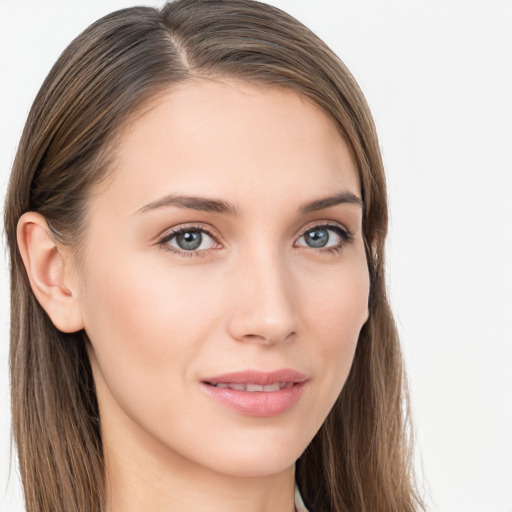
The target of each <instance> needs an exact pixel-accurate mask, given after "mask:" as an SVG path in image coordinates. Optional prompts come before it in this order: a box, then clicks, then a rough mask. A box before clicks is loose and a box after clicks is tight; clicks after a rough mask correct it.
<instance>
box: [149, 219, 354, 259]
mask: <svg viewBox="0 0 512 512" xmlns="http://www.w3.org/2000/svg"><path fill="white" fill-rule="evenodd" d="M313 229H319V230H320V229H326V230H330V231H334V232H335V233H336V235H338V236H339V237H340V238H341V242H340V243H339V244H337V245H334V246H330V247H323V248H314V247H308V246H299V247H305V248H306V249H311V250H313V251H314V252H317V253H318V252H319V253H322V254H339V253H341V252H342V250H343V248H344V247H345V245H347V244H349V243H351V242H352V241H353V238H354V237H353V235H352V233H350V232H349V231H348V229H346V228H345V227H343V226H341V225H340V224H337V223H331V222H323V223H319V224H312V225H309V226H307V227H306V228H305V229H304V230H303V231H302V233H301V235H300V236H299V237H298V239H300V238H302V237H303V236H304V235H305V234H306V233H307V232H308V231H312V230H313ZM188 231H199V232H202V233H206V234H207V235H208V236H209V237H210V238H212V240H214V241H215V243H217V244H218V243H219V242H218V241H217V239H216V237H215V235H214V234H213V233H212V231H211V229H209V228H208V226H206V225H204V224H193V225H188V226H180V227H179V228H176V229H173V230H172V231H170V232H169V233H167V234H166V235H165V236H163V237H162V238H161V239H160V240H158V242H157V244H158V245H159V246H160V247H161V248H162V249H163V250H166V251H169V252H172V253H174V254H177V255H178V256H182V257H185V258H191V257H195V256H199V257H202V256H206V255H207V252H208V249H200V250H190V251H185V250H179V249H176V248H175V247H172V246H170V245H169V242H170V241H171V240H173V239H174V238H175V237H177V236H178V235H180V234H181V233H186V232H188Z"/></svg>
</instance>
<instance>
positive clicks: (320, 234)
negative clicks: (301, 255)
mask: <svg viewBox="0 0 512 512" xmlns="http://www.w3.org/2000/svg"><path fill="white" fill-rule="evenodd" d="M304 240H305V242H306V244H307V245H309V247H315V248H317V247H325V245H326V244H327V242H328V241H329V233H328V231H327V230H326V229H311V230H310V231H306V233H305V234H304Z"/></svg>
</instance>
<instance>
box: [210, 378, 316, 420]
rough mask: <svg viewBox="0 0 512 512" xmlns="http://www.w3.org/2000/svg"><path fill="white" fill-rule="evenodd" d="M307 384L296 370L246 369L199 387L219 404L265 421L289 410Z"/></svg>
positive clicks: (211, 380) (306, 379)
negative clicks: (266, 370)
mask: <svg viewBox="0 0 512 512" xmlns="http://www.w3.org/2000/svg"><path fill="white" fill-rule="evenodd" d="M307 382H308V378H307V377H306V375H304V374H303V373H300V372H297V371H295V370H289V369H284V370H277V371H273V372H263V371H256V370H247V371H242V372H235V373H229V374H224V375H219V376H216V377H211V378H208V379H204V380H203V381H201V387H202V388H203V390H204V391H206V393H207V394H208V395H209V396H210V397H212V398H213V399H214V400H215V401H217V402H220V404H222V405H224V406H227V407H228V408H230V409H233V410H235V411H237V412H239V413H242V414H243V415H246V416H255V417H260V418H262V417H263V418H268V417H273V416H278V415H280V414H283V413H284V412H286V411H288V410H290V409H291V408H292V407H293V406H294V405H295V404H296V403H297V402H298V401H299V399H300V397H301V396H302V392H303V390H304V388H305V386H306V384H307Z"/></svg>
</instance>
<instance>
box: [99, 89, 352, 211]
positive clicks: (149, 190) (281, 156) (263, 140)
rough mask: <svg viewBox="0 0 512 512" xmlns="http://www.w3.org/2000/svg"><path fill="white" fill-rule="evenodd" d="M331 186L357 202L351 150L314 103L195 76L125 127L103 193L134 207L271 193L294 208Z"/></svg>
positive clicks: (283, 93)
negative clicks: (188, 197)
mask: <svg viewBox="0 0 512 512" xmlns="http://www.w3.org/2000/svg"><path fill="white" fill-rule="evenodd" d="M333 188H334V189H336V190H339V189H348V190H351V191H352V192H354V193H355V194H357V195H359V196H360V192H359V181H358V176H357V171H356V166H355V164H354V161H353V158H352V155H351V154H350V151H349V150H348V147H347V145H346V144H345V143H344V142H343V140H342V139H341V137H340V135H339V133H338V131H337V130H336V127H335V125H334V122H333V121H332V120H331V119H330V118H329V117H328V116H327V115H326V114H325V113H324V112H323V111H322V110H321V109H320V108H319V107H318V106H317V105H316V104H314V103H313V102H312V101H311V100H309V99H307V98H304V97H302V96H300V95H299V94H298V93H296V92H293V91H291V90H288V89H284V88H277V87H271V86H259V85H252V84H249V83H247V82H243V81H237V80H213V79H195V80H190V81H187V82H184V83H182V84H180V85H178V86H173V87H172V88H170V89H169V90H168V91H165V92H164V93H162V94H160V95H158V96H157V97H155V98H153V99H152V100H151V102H150V103H148V105H147V107H146V108H145V110H144V111H143V113H141V114H139V115H138V116H136V117H134V118H133V120H132V121H131V122H130V123H129V125H128V126H127V127H126V128H125V129H124V130H123V131H122V133H121V137H120V142H119V144H118V147H117V151H116V158H115V162H114V164H113V168H112V179H111V180H109V184H108V186H107V189H106V190H105V193H106V194H107V195H108V194H112V193H115V194H116V195H117V196H122V197H123V202H124V205H125V207H126V208H128V209H130V208H133V209H134V210H135V209H137V208H140V206H141V204H140V203H141V202H144V201H147V202H149V201H152V200H155V199H157V198H158V196H159V195H162V194H164V193H174V192H177V193H185V194H194V195H208V196H218V197H223V196H224V195H226V194H228V195H230V196H231V197H230V198H229V199H230V200H232V201H233V202H236V201H238V200H243V199H244V198H245V200H247V199H249V200H254V201H262V200H264V199H265V198H267V199H268V198H269V196H271V195H272V194H273V193H274V192H275V193H281V194H286V197H290V198H296V199H297V201H298V202H300V201H307V200H308V199H309V198H310V196H314V195H326V194H329V193H332V191H333ZM101 195H103V194H101ZM301 196H307V197H301Z"/></svg>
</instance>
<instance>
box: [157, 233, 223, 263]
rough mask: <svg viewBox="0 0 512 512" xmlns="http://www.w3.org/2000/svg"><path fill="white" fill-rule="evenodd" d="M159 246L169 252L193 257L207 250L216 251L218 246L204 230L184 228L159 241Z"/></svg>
mask: <svg viewBox="0 0 512 512" xmlns="http://www.w3.org/2000/svg"><path fill="white" fill-rule="evenodd" d="M159 245H161V246H163V247H164V248H165V249H167V250H170V251H173V252H176V253H181V254H183V255H185V254H186V253H188V254H186V255H187V256H192V255H193V254H198V253H199V252H201V251H205V250H207V249H214V248H215V247H217V245H218V244H217V242H216V241H215V239H214V238H213V237H212V236H211V235H210V234H209V233H208V232H207V231H206V230H205V229H204V228H199V227H183V228H178V229H176V230H174V231H172V232H171V233H169V234H167V235H166V236H165V237H164V238H162V240H160V241H159Z"/></svg>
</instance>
